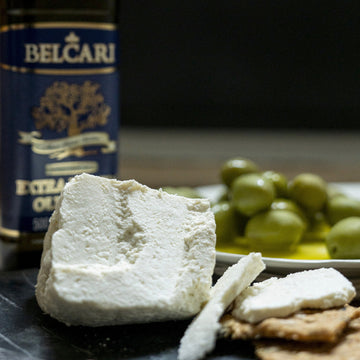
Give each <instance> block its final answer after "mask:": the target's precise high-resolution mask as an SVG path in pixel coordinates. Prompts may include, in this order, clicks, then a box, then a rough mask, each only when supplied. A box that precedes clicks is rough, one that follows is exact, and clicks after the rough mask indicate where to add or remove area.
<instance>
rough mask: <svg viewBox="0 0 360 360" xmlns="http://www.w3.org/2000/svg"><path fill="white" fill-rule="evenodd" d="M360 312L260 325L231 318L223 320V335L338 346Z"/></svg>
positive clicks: (313, 314)
mask: <svg viewBox="0 0 360 360" xmlns="http://www.w3.org/2000/svg"><path fill="white" fill-rule="evenodd" d="M357 317H360V308H355V307H352V306H350V305H346V306H344V307H342V308H336V309H329V310H303V311H300V312H297V313H295V314H293V315H292V316H288V317H286V318H274V317H273V318H268V319H265V320H263V321H261V322H260V323H258V324H250V323H247V322H244V321H241V320H237V319H235V318H234V317H232V316H231V315H225V316H224V317H223V318H222V319H221V325H222V331H221V333H222V335H223V336H225V337H230V338H232V339H243V340H246V339H257V338H282V339H287V340H296V341H305V342H308V341H311V342H314V341H324V342H335V341H337V340H338V339H339V337H340V336H341V334H342V333H343V331H344V330H345V328H346V327H347V326H348V324H349V322H350V321H351V320H352V319H355V318H357Z"/></svg>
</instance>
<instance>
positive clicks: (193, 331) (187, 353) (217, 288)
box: [178, 253, 265, 360]
mask: <svg viewBox="0 0 360 360" xmlns="http://www.w3.org/2000/svg"><path fill="white" fill-rule="evenodd" d="M264 269H265V264H264V263H263V261H262V260H261V254H260V253H251V254H249V255H247V256H244V257H243V258H241V259H240V260H239V261H238V262H237V263H236V264H234V265H232V266H231V267H229V268H228V269H227V270H226V271H225V272H224V274H223V276H222V277H220V278H219V280H218V281H217V282H216V284H215V285H214V287H213V288H212V289H211V294H210V300H209V301H208V303H207V304H206V305H205V307H204V308H203V309H202V310H201V312H200V314H199V315H198V316H197V317H196V318H195V319H194V320H193V321H192V323H191V324H190V325H189V327H188V328H187V329H186V331H185V334H184V336H183V338H182V339H181V343H180V348H179V352H178V360H198V359H201V358H203V356H204V355H206V354H207V353H209V352H210V351H211V350H213V348H214V347H215V344H216V338H217V333H218V331H219V330H220V328H221V325H220V323H219V319H220V317H221V316H222V314H223V313H224V311H225V310H226V308H227V307H228V306H229V305H230V304H231V303H232V302H233V300H234V299H235V297H236V296H238V295H239V294H240V293H241V292H242V291H243V290H244V289H245V288H246V287H248V286H249V285H250V284H251V282H253V281H254V280H255V279H256V277H257V276H258V275H259V274H260V273H261V271H263V270H264Z"/></svg>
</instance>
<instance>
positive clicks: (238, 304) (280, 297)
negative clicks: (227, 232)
mask: <svg viewBox="0 0 360 360" xmlns="http://www.w3.org/2000/svg"><path fill="white" fill-rule="evenodd" d="M355 295H356V291H355V288H354V286H353V285H352V283H351V282H350V281H349V280H348V279H346V278H345V277H344V276H343V275H342V274H341V273H340V272H339V271H337V270H335V269H333V268H321V269H316V270H307V271H301V272H297V273H292V274H289V275H287V276H286V277H284V278H280V279H278V278H270V279H268V280H265V281H263V282H260V283H256V284H254V285H253V286H250V287H248V288H247V289H246V290H244V291H243V292H242V293H241V294H240V295H239V296H238V297H237V298H236V299H235V301H234V308H233V310H232V315H233V316H234V317H235V318H238V319H240V320H244V321H247V322H249V323H257V322H260V321H262V320H264V319H266V318H270V317H285V316H288V315H291V314H292V313H294V312H296V311H298V310H301V309H304V308H313V309H328V308H332V307H336V306H342V305H345V304H347V303H349V302H350V301H351V300H352V299H353V298H354V297H355Z"/></svg>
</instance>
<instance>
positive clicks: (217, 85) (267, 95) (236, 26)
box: [121, 0, 360, 130]
mask: <svg viewBox="0 0 360 360" xmlns="http://www.w3.org/2000/svg"><path fill="white" fill-rule="evenodd" d="M359 14H360V2H359V1H355V0H353V1H351V0H350V1H347V0H342V1H339V0H337V1H336V0H326V1H322V0H321V1H320V0H316V1H306V0H289V1H286V0H281V1H280V0H271V1H269V0H223V1H215V0H171V1H169V0H152V1H146V0H122V14H121V22H122V25H121V32H122V103H123V104H122V113H123V118H122V125H123V126H134V127H137V126H145V127H156V126H166V127H173V126H178V127H189V126H193V127H224V128H232V127H236V128H269V129H277V128H291V129H293V128H299V129H301V128H303V129H335V130H338V129H355V128H356V129H357V128H359V127H360V126H359V120H360V105H359V97H360V91H359V90H360V61H359V60H360V46H359V45H360V21H359V17H360V15H359Z"/></svg>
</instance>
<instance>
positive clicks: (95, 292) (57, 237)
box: [36, 174, 215, 326]
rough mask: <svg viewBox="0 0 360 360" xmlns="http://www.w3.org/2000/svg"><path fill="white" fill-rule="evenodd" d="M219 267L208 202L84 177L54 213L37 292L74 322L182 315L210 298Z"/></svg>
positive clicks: (44, 304)
mask: <svg viewBox="0 0 360 360" xmlns="http://www.w3.org/2000/svg"><path fill="white" fill-rule="evenodd" d="M214 265H215V221H214V216H213V214H212V212H211V210H210V207H209V201H208V200H204V199H187V198H184V197H180V196H176V195H170V194H168V193H166V192H163V191H161V190H159V191H158V190H153V189H150V188H148V187H146V186H144V185H141V184H139V183H138V182H136V181H134V180H128V181H117V180H109V179H105V178H101V177H96V176H93V175H88V174H82V175H79V176H76V177H75V178H73V179H72V180H71V181H70V182H69V183H67V184H66V186H65V188H64V190H63V192H62V194H61V196H60V200H59V201H58V203H57V206H56V209H55V211H54V213H53V215H52V217H51V220H50V226H49V230H48V232H47V234H46V237H45V240H44V249H43V254H42V260H41V268H40V272H39V275H38V282H37V286H36V297H37V301H38V303H39V305H40V307H41V308H42V310H43V311H45V312H46V313H48V314H50V315H51V316H53V317H54V318H56V319H58V320H60V321H62V322H65V323H67V324H69V325H71V324H72V325H89V326H102V325H113V324H125V323H138V322H149V321H162V320H167V319H182V318H187V317H190V316H192V315H194V314H196V313H197V312H199V310H200V308H201V306H202V305H203V303H204V302H206V301H207V300H208V297H209V292H210V289H211V281H212V273H213V269H214Z"/></svg>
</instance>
